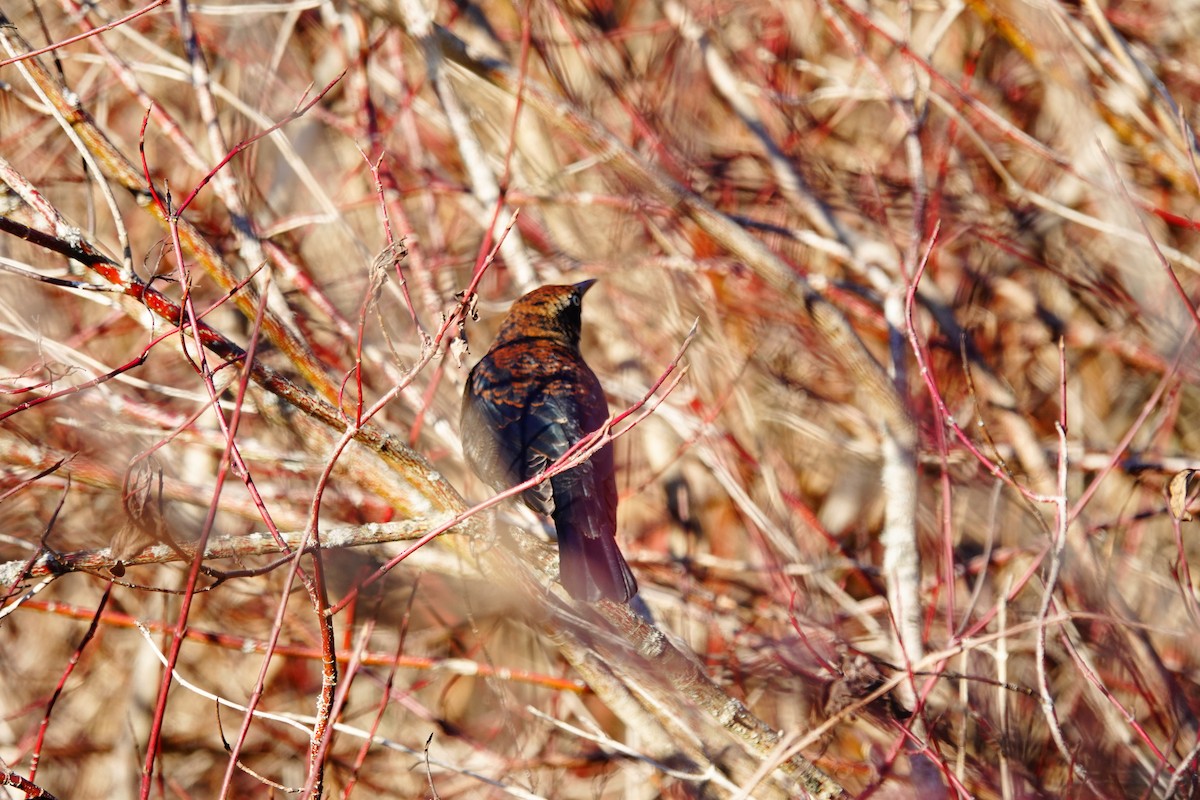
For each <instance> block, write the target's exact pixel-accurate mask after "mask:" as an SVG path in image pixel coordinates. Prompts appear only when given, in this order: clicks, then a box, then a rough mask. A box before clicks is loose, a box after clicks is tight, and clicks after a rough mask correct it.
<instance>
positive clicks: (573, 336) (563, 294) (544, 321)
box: [497, 280, 596, 345]
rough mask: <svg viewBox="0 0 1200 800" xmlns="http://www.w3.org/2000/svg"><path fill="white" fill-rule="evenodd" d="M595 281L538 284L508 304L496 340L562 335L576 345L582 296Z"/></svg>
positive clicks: (551, 337) (550, 337) (580, 322)
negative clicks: (510, 305)
mask: <svg viewBox="0 0 1200 800" xmlns="http://www.w3.org/2000/svg"><path fill="white" fill-rule="evenodd" d="M595 282H596V281H595V280H587V281H583V282H581V283H576V284H568V285H563V286H542V287H539V288H537V289H534V290H533V291H532V292H530V293H529V294H527V295H525V296H524V297H522V298H520V299H519V300H517V301H516V302H515V303H513V304H512V308H510V309H509V311H508V316H507V317H506V318H505V320H504V322H503V324H502V325H501V326H500V334H499V336H498V337H497V341H499V340H502V339H503V340H509V339H517V338H549V339H559V338H564V339H565V340H566V341H567V342H569V343H570V344H572V345H577V344H579V335H580V331H581V329H582V325H583V322H582V320H583V318H582V315H581V311H582V307H583V295H584V294H585V293H586V292H587V290H588V289H590V288H592V284H593V283H595Z"/></svg>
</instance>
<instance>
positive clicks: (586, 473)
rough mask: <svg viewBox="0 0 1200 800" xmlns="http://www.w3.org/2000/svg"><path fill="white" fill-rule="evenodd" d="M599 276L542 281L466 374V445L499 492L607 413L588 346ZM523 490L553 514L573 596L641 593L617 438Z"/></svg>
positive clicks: (621, 597) (562, 568)
mask: <svg viewBox="0 0 1200 800" xmlns="http://www.w3.org/2000/svg"><path fill="white" fill-rule="evenodd" d="M592 283H593V282H592V281H584V282H583V283H577V284H575V285H574V286H543V287H541V288H540V289H535V290H534V291H532V292H530V293H529V294H527V295H525V296H524V297H522V298H521V299H519V300H517V302H515V303H513V306H512V308H511V309H510V310H509V312H508V317H507V318H505V320H504V322H503V323H502V324H501V326H500V332H499V333H498V334H497V335H496V341H495V342H493V343H492V347H491V349H490V350H488V352H487V355H485V356H484V357H483V359H482V360H481V361H480V362H479V363H478V364H476V365H475V368H474V369H472V370H471V374H470V376H469V377H468V378H467V388H466V391H465V392H464V394H463V406H462V437H463V452H464V453H465V454H466V457H467V463H469V464H470V465H471V468H472V469H473V470H475V473H476V474H477V475H478V476H479V477H480V478H482V479H483V480H484V481H485V482H486V483H488V484H489V485H490V486H491V487H492V488H494V489H496V490H497V491H500V490H503V489H507V488H509V487H512V486H515V485H516V484H518V483H521V482H523V481H525V480H527V479H529V478H531V477H533V476H534V475H536V474H538V473H539V472H541V471H542V470H544V469H545V468H546V467H548V466H549V465H550V464H553V463H554V462H555V461H557V460H558V459H559V458H561V457H562V455H563V454H564V453H566V452H567V450H568V449H569V448H570V447H571V446H572V445H573V444H575V443H576V442H577V441H579V440H580V439H581V438H583V437H584V435H586V434H588V433H590V432H592V431H594V430H596V429H598V428H599V427H600V426H601V425H603V424H604V422H605V420H606V419H608V405H607V403H606V402H605V400H604V391H603V390H602V389H601V388H600V381H599V380H598V379H597V378H596V374H595V373H594V372H592V370H591V368H590V367H588V365H587V364H586V363H585V362H584V360H583V354H582V353H580V351H579V334H580V326H581V318H580V306H581V303H582V301H583V294H584V292H586V291H587V290H588V289H589V288H590V287H591V285H592ZM521 499H522V500H524V501H525V504H526V505H528V506H529V507H530V508H532V509H533V510H534V511H536V512H538V513H539V514H545V515H548V516H550V517H552V518H553V519H554V527H555V530H556V532H557V535H558V550H559V557H558V558H559V574H560V577H561V580H562V584H563V586H565V587H566V589H567V591H568V592H569V593H570V594H571V596H572V597H574V598H576V599H578V600H583V601H586V602H593V601H595V600H598V599H600V598H608V599H610V600H617V601H620V602H625V601H627V600H629V598H630V597H632V596H633V595H634V593H635V592H637V582H636V581H635V580H634V578H633V573H632V572H630V570H629V565H628V564H626V563H625V559H624V558H623V557H622V556H621V551H620V550H619V549H618V548H617V540H616V533H617V482H616V475H615V472H614V469H613V454H612V446H611V445H605V446H604V447H603V448H601V449H600V450H598V451H596V453H595V454H594V455H593V456H592V457H591V458H590V459H588V460H587V461H586V462H584V463H583V464H581V465H579V466H578V467H575V468H574V469H570V470H567V471H566V472H562V473H559V474H558V475H555V476H554V477H552V478H551V479H550V480H549V481H546V482H544V483H541V484H539V485H537V486H536V487H534V488H532V489H529V490H527V491H525V492H523V493H522V494H521Z"/></svg>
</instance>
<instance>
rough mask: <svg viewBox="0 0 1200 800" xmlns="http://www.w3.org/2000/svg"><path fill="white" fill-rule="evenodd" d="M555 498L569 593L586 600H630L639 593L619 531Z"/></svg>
mask: <svg viewBox="0 0 1200 800" xmlns="http://www.w3.org/2000/svg"><path fill="white" fill-rule="evenodd" d="M555 501H556V505H557V507H556V508H555V511H554V528H555V531H556V533H557V535H558V571H559V578H560V580H561V581H562V585H563V586H564V587H565V588H566V590H567V592H568V594H570V595H571V597H574V598H575V599H576V600H581V601H583V602H585V603H593V602H595V601H597V600H599V599H601V598H605V599H608V600H615V601H616V602H619V603H627V602H629V598H631V597H633V596H634V595H635V594H637V580H635V579H634V577H633V572H632V571H631V570H630V569H629V565H628V564H627V563H625V557H624V556H622V555H621V550H620V549H619V548H618V547H617V540H616V537H615V535H614V533H615V532H612V531H607V530H605V528H604V527H602V526H600V525H597V524H595V523H596V520H593V519H591V518H590V515H588V514H580V513H579V508H578V507H572V506H573V504H565V503H558V502H557V501H558V498H557V497H556V498H555Z"/></svg>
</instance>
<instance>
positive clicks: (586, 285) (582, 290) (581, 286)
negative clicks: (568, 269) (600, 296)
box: [575, 278, 596, 297]
mask: <svg viewBox="0 0 1200 800" xmlns="http://www.w3.org/2000/svg"><path fill="white" fill-rule="evenodd" d="M595 282H596V279H595V278H591V279H589V280H586V281H580V282H579V283H577V284H575V291H577V292H579V296H580V297H583V296H584V295H585V294H587V290H588V289H590V288H592V284H593V283H595Z"/></svg>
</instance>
